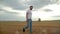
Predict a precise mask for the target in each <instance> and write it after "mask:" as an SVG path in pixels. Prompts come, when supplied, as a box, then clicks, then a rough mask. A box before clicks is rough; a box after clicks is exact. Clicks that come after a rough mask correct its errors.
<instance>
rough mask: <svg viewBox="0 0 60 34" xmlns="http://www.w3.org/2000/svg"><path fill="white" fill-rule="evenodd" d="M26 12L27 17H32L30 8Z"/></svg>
mask: <svg viewBox="0 0 60 34" xmlns="http://www.w3.org/2000/svg"><path fill="white" fill-rule="evenodd" d="M27 13H28V15H27V16H28V19H31V18H32V10H28V11H27Z"/></svg>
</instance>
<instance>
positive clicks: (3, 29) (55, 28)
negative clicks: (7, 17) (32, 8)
mask: <svg viewBox="0 0 60 34" xmlns="http://www.w3.org/2000/svg"><path fill="white" fill-rule="evenodd" d="M25 25H26V22H19V21H0V34H16V31H18V33H19V34H29V29H27V30H26V32H23V31H22V28H23V27H24V26H25ZM32 34H60V21H43V22H33V32H32Z"/></svg>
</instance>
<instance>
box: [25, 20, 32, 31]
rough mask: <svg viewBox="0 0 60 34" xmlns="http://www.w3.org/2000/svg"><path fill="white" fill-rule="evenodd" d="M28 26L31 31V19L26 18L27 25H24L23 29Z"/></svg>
mask: <svg viewBox="0 0 60 34" xmlns="http://www.w3.org/2000/svg"><path fill="white" fill-rule="evenodd" d="M27 28H30V32H32V19H28V20H27V26H25V29H27Z"/></svg>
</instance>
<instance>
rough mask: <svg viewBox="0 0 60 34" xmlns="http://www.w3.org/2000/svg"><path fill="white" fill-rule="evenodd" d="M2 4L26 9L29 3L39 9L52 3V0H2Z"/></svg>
mask: <svg viewBox="0 0 60 34" xmlns="http://www.w3.org/2000/svg"><path fill="white" fill-rule="evenodd" d="M0 1H1V2H0V3H1V4H3V5H5V6H8V7H12V8H13V9H15V10H25V9H27V7H28V6H29V5H33V6H34V9H39V8H41V7H43V6H45V5H48V4H51V2H50V0H0Z"/></svg>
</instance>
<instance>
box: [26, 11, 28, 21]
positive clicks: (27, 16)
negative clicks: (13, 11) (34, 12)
mask: <svg viewBox="0 0 60 34" xmlns="http://www.w3.org/2000/svg"><path fill="white" fill-rule="evenodd" d="M27 19H28V12H27V13H26V21H27Z"/></svg>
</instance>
